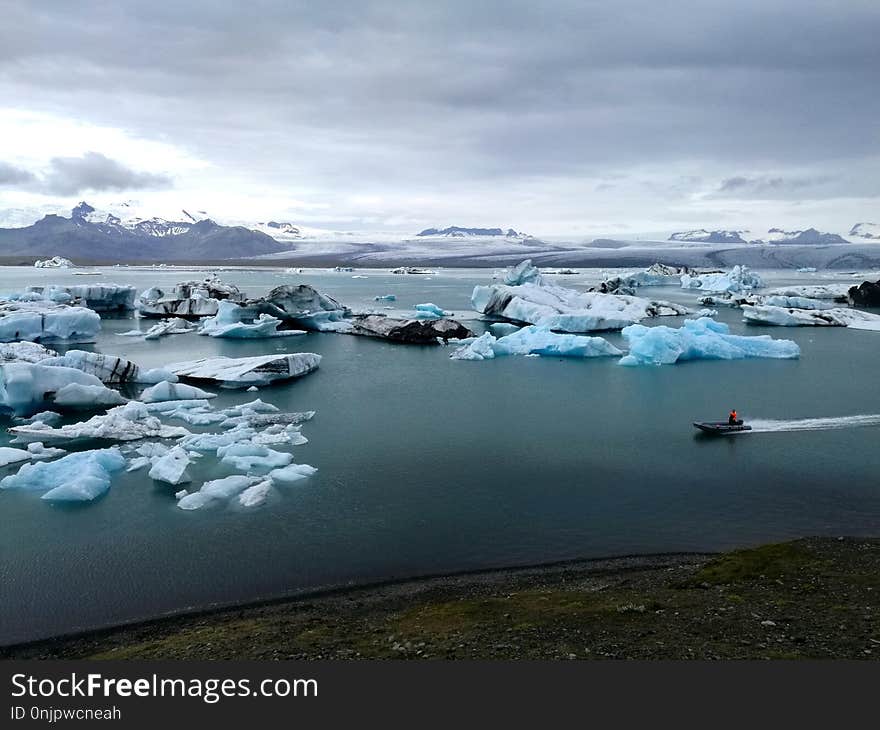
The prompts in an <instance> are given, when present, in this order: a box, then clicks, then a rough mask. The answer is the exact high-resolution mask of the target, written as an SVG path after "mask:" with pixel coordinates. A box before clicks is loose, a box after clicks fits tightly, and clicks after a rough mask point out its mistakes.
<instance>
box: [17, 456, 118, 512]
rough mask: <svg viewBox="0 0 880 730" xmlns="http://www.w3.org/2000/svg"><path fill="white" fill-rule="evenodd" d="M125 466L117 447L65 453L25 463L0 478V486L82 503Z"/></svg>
mask: <svg viewBox="0 0 880 730" xmlns="http://www.w3.org/2000/svg"><path fill="white" fill-rule="evenodd" d="M124 466H125V457H124V456H123V455H122V453H121V452H120V451H119V449H118V448H116V447H113V448H109V449H97V450H94V451H81V452H77V453H75V454H68V455H67V456H64V457H62V458H60V459H57V460H56V461H48V462H46V461H40V462H37V463H36V464H25V465H24V466H22V467H21V469H19V470H18V473H17V474H12V475H10V476H8V477H4V478H3V479H2V480H0V489H27V490H30V491H45V494H43V497H42V498H43V499H46V500H50V501H59V502H73V501H76V502H83V501H91V500H93V499H95V498H97V497H100V496H101V495H102V494H104V493H105V492H106V491H107V490H108V489H109V488H110V481H111V475H112V473H113V472H115V471H118V470H120V469H122V468H123V467H124Z"/></svg>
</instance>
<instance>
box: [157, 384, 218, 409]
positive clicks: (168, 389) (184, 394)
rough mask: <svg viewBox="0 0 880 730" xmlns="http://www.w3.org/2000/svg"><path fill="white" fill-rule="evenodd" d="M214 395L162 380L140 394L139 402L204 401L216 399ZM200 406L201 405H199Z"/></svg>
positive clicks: (193, 387)
mask: <svg viewBox="0 0 880 730" xmlns="http://www.w3.org/2000/svg"><path fill="white" fill-rule="evenodd" d="M216 397H217V394H216V393H208V392H207V391H205V390H202V389H201V388H196V387H195V386H194V385H187V384H186V383H177V382H170V381H168V380H163V381H162V382H160V383H156V385H154V386H152V387H150V388H147V389H146V390H145V391H144V392H143V393H141V400H142V401H143V402H144V403H162V402H165V401H180V400H206V399H208V398H216ZM199 405H202V404H199Z"/></svg>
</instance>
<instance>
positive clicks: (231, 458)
mask: <svg viewBox="0 0 880 730" xmlns="http://www.w3.org/2000/svg"><path fill="white" fill-rule="evenodd" d="M217 457H218V458H219V459H220V461H221V462H222V463H224V464H226V465H227V466H230V467H232V468H233V469H236V470H238V471H252V470H259V471H271V470H272V469H277V468H279V467H282V466H287V465H288V464H289V463H290V462H291V461H293V455H291V454H288V453H286V452H284V451H276V450H275V449H270V448H269V447H267V446H261V445H260V444H255V443H248V442H239V443H234V444H230V445H229V446H221V447H220V448H219V449H217Z"/></svg>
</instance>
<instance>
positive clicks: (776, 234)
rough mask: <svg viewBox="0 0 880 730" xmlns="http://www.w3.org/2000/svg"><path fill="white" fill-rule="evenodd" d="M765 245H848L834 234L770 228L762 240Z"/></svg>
mask: <svg viewBox="0 0 880 730" xmlns="http://www.w3.org/2000/svg"><path fill="white" fill-rule="evenodd" d="M762 241H764V242H767V243H796V244H801V245H805V246H825V245H828V244H832V243H848V241H847V240H846V239H845V238H843V236H839V235H838V234H836V233H823V232H822V231H818V230H816V229H815V228H807V229H806V230H803V231H783V230H782V229H781V228H771V229H770V230H769V231H767V235H766V236H765V237H764V238H763V239H762Z"/></svg>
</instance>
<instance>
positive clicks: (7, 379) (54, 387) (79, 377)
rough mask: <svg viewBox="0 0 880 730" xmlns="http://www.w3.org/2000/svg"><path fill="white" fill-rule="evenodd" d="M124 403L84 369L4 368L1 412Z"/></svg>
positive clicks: (16, 365) (0, 378)
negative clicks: (44, 407)
mask: <svg viewBox="0 0 880 730" xmlns="http://www.w3.org/2000/svg"><path fill="white" fill-rule="evenodd" d="M77 386H87V387H86V388H85V389H83V388H79V387H77ZM59 397H60V398H61V400H60V401H59V400H58V399H59ZM124 401H125V399H124V398H122V396H121V395H119V393H117V392H116V391H112V390H110V389H109V388H106V387H105V386H104V385H103V383H101V381H100V380H98V378H96V377H95V376H94V375H89V374H88V373H84V372H82V371H81V370H76V369H74V368H67V367H57V366H48V365H34V364H31V363H23V362H13V363H8V364H6V365H0V410H2V409H5V410H6V411H12V412H13V413H16V414H18V415H26V414H29V413H33V412H34V411H36V410H37V409H39V408H40V407H41V406H43V405H45V404H46V403H51V402H55V403H56V404H58V405H65V406H68V407H71V408H88V407H99V406H100V405H101V404H102V403H103V404H107V403H111V402H112V403H120V402H124Z"/></svg>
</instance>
